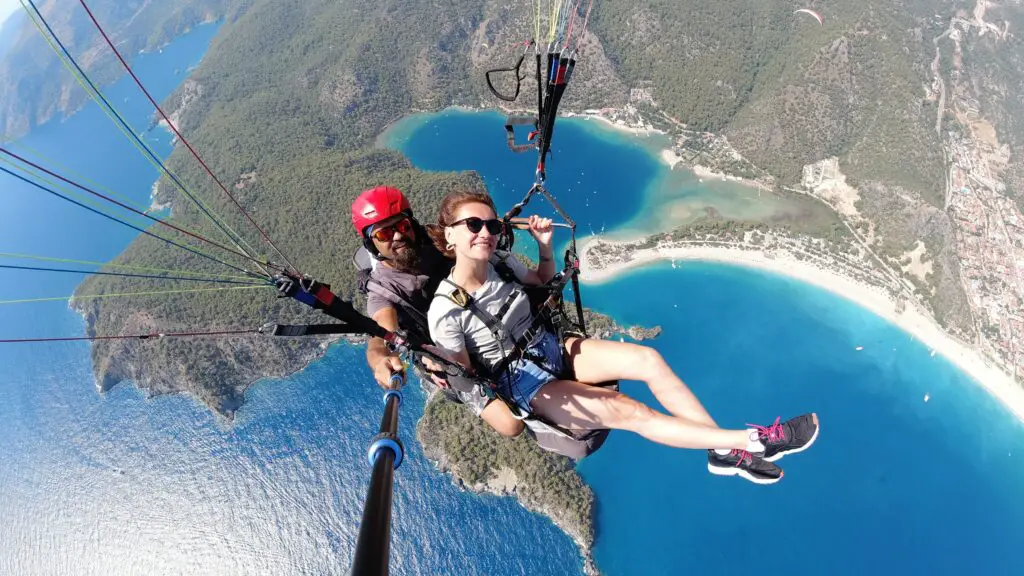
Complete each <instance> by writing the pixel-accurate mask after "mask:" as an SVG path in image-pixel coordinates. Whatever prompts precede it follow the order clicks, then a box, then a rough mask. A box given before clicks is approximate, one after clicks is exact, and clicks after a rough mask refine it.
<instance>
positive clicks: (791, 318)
mask: <svg viewBox="0 0 1024 576" xmlns="http://www.w3.org/2000/svg"><path fill="white" fill-rule="evenodd" d="M215 33H216V27H212V26H211V27H200V28H198V29H197V30H196V31H194V32H192V33H190V34H188V35H186V36H184V37H182V38H180V39H179V40H177V41H176V42H174V43H173V44H171V45H170V46H168V47H166V48H165V49H164V50H163V51H162V52H159V53H152V54H146V55H142V56H140V57H138V58H137V63H136V68H137V71H138V72H139V73H140V75H141V76H142V78H143V80H144V82H146V83H147V85H148V86H149V87H150V88H151V89H152V90H153V92H154V94H155V95H156V96H158V97H163V96H166V95H167V94H169V93H170V92H171V91H172V90H173V88H174V87H175V86H176V85H177V84H178V83H180V82H181V80H183V78H184V74H185V73H186V72H185V71H186V70H187V69H188V68H189V67H191V66H194V65H195V64H196V63H197V62H198V61H199V59H200V58H201V56H202V54H203V52H204V51H205V50H206V47H207V46H208V44H209V42H210V41H211V39H212V38H213V36H214V34H215ZM176 71H177V73H176ZM107 94H108V96H109V97H110V99H111V101H112V102H114V103H115V104H116V105H117V106H118V107H119V108H120V109H121V110H122V111H123V112H125V113H126V115H127V116H128V117H129V119H130V121H131V122H132V124H133V126H134V127H135V129H136V131H137V132H145V133H146V138H147V140H149V141H150V142H152V143H153V144H154V145H155V146H156V147H157V148H158V150H159V151H160V153H161V154H163V155H166V154H167V153H169V151H170V143H169V139H168V137H167V134H166V133H165V132H164V131H162V130H159V129H156V130H151V131H147V128H148V126H149V125H150V123H151V120H152V118H151V111H150V110H149V109H148V108H147V107H146V106H145V105H144V99H143V97H142V96H141V94H138V93H137V92H135V91H134V90H133V89H132V88H131V86H130V85H129V84H128V83H127V82H126V81H123V80H122V81H120V82H118V83H116V84H114V85H112V86H110V87H109V88H108V89H107ZM500 124H501V122H500V118H499V117H498V116H497V115H493V114H482V115H471V114H464V113H452V112H446V113H443V114H441V115H436V116H432V117H426V118H419V119H415V122H414V123H411V124H410V123H403V124H402V125H401V126H398V127H396V129H395V131H394V132H393V133H392V134H395V133H401V132H402V131H404V132H405V133H404V135H403V139H404V141H403V143H402V144H401V147H402V149H403V150H405V151H406V152H407V153H408V154H409V156H410V157H411V158H412V159H413V161H414V162H415V163H417V165H420V166H422V167H426V168H429V169H460V170H461V169H476V170H479V171H480V172H481V174H483V175H484V177H485V179H486V181H487V182H488V184H489V185H490V186H491V187H492V190H493V191H494V192H495V193H496V195H497V196H498V199H499V201H500V202H501V203H502V204H507V203H511V202H512V201H514V200H517V199H518V196H519V195H520V194H521V193H522V192H523V191H525V189H526V187H528V186H529V184H530V183H531V182H532V179H533V176H532V172H533V162H532V160H531V159H529V158H528V157H526V156H521V157H515V156H512V155H511V154H510V153H508V152H507V151H505V150H504V148H503V147H504V140H503V137H502V133H501V128H500ZM452 134H457V135H459V137H458V138H454V139H453V138H449V137H447V136H449V135H452ZM438 137H442V138H443V139H444V141H445V142H447V143H448V144H449V145H448V146H447V147H439V146H437V145H436V144H437V138H438ZM556 138H557V139H558V142H559V144H557V145H556V161H555V162H554V163H553V164H552V166H551V180H550V187H551V188H552V190H554V191H556V194H558V197H559V200H560V201H561V202H563V203H564V205H565V207H566V208H567V209H569V210H570V211H571V212H572V214H573V215H574V216H575V217H576V218H577V219H578V220H579V221H580V222H581V228H584V229H586V228H587V227H594V229H595V231H599V230H600V228H601V227H605V228H606V230H608V231H609V232H611V231H614V229H616V228H617V227H618V228H624V227H631V226H635V225H636V224H637V223H638V222H651V221H650V220H645V218H648V216H646V215H645V213H646V212H657V211H659V209H660V206H661V205H660V204H659V202H663V201H672V200H679V199H684V198H685V199H689V201H691V202H698V203H700V202H710V203H715V202H718V201H720V198H726V199H727V200H725V201H723V202H727V203H732V204H735V205H737V206H739V208H737V209H748V208H747V207H744V206H741V204H742V202H741V200H742V199H744V198H747V199H748V200H749V199H750V197H749V192H746V191H744V190H739V189H738V188H730V187H728V186H725V185H710V184H709V185H707V186H702V184H703V183H700V182H695V181H694V179H693V178H692V177H690V176H687V175H686V174H685V173H682V174H671V175H666V174H665V170H666V169H665V168H664V167H663V166H662V165H661V164H660V163H659V161H658V159H657V157H656V156H652V155H651V147H650V146H646V145H645V143H643V142H634V141H632V140H630V139H629V138H628V137H626V136H623V135H620V134H614V133H605V132H604V131H601V130H597V129H596V128H595V127H594V126H590V125H587V124H586V123H583V122H566V123H563V124H562V125H561V126H560V128H559V132H558V134H557V136H556ZM491 142H494V145H493V146H491V144H490V143H491ZM12 147H13V148H14V149H15V150H18V149H19V148H20V149H22V150H24V149H26V148H30V149H32V150H37V151H40V152H42V153H43V154H44V155H45V156H46V157H48V158H51V159H55V160H57V161H59V163H60V164H61V165H62V166H65V167H68V168H71V169H73V170H74V171H75V172H76V173H79V174H81V175H83V176H87V177H88V178H90V179H92V180H96V181H99V182H100V183H102V184H105V185H107V186H109V187H111V188H113V189H115V190H116V191H118V192H120V193H122V194H124V195H127V196H129V197H130V198H132V199H133V200H134V201H136V202H137V203H141V204H146V203H147V202H148V196H149V192H150V186H151V184H152V183H153V181H154V180H155V179H156V176H157V173H156V171H155V169H153V168H152V167H151V166H150V165H149V164H147V163H146V162H145V161H144V160H143V159H142V158H141V156H140V155H138V153H137V152H135V151H134V149H133V148H132V147H131V146H130V145H128V144H127V143H126V141H125V139H124V138H123V137H122V136H121V135H120V134H119V133H118V132H117V130H116V129H114V128H113V126H112V124H111V123H110V122H109V121H108V120H107V119H106V118H105V117H104V116H102V114H101V113H100V112H99V110H98V109H97V108H96V107H95V106H93V105H89V106H87V107H86V108H85V109H84V110H82V111H81V112H80V113H78V114H75V115H74V116H72V117H71V118H68V119H66V120H64V121H55V122H52V123H50V124H47V125H45V126H42V127H39V128H38V129H36V130H35V131H33V133H32V134H31V135H29V136H28V137H26V138H24V139H22V140H21V141H19V142H16V143H14V144H13V145H12ZM439 150H443V151H444V155H443V156H442V155H440V154H438V151H439ZM199 184H201V183H194V185H199ZM684 184H685V186H684ZM744 194H747V196H744ZM0 205H2V207H3V209H2V210H0V251H3V252H28V253H34V254H40V255H45V256H56V257H66V258H79V259H89V260H107V259H110V258H112V257H114V256H115V255H116V254H117V253H118V252H119V251H120V250H121V249H123V247H124V246H125V245H126V244H127V243H128V242H129V241H130V240H131V239H132V237H133V236H134V235H133V234H132V233H131V231H130V230H127V229H120V228H118V227H117V226H116V225H114V224H112V223H109V222H108V221H105V220H102V219H101V218H99V217H97V216H93V215H90V214H88V213H86V212H84V211H82V210H80V209H78V208H75V207H72V206H70V205H66V204H63V203H61V202H60V201H58V200H56V199H52V198H50V197H46V196H43V195H41V193H39V192H35V191H32V190H30V189H29V188H28V187H27V186H24V185H21V184H19V183H17V182H15V181H14V180H13V179H11V178H10V177H7V176H5V175H4V176H3V178H0ZM749 209H751V210H757V209H760V208H756V207H754V208H749ZM79 280H80V279H79V278H77V277H73V276H64V275H57V274H42V273H36V274H30V273H11V272H10V271H3V272H0V300H6V299H12V298H23V297H38V296H61V295H68V294H70V293H71V292H72V291H73V289H74V287H75V285H76V283H77V282H78V281H79ZM584 296H585V298H586V299H587V302H588V304H590V305H592V306H595V307H597V308H599V309H601V310H603V311H605V312H608V313H611V314H612V315H614V316H615V317H616V318H617V319H618V320H620V321H621V322H626V323H639V324H646V325H654V324H660V325H662V326H663V327H664V328H665V333H664V334H663V335H662V336H661V337H660V338H659V339H658V340H657V341H656V342H655V345H656V346H657V347H658V349H659V350H661V351H662V353H663V354H664V355H665V356H666V358H667V359H668V360H669V361H670V362H671V363H672V364H673V365H674V366H675V367H676V368H677V369H678V371H679V372H680V374H681V375H682V376H683V378H684V379H686V380H687V381H688V382H689V383H690V385H691V386H692V387H693V389H694V390H695V391H696V392H697V394H698V395H699V396H700V397H701V398H702V399H703V400H704V401H705V403H706V404H707V406H708V408H709V410H710V411H711V413H712V414H713V415H714V416H715V417H716V418H717V419H718V420H719V422H720V423H721V424H722V425H727V426H739V425H742V424H743V423H745V422H768V421H770V420H771V419H773V418H774V417H775V416H776V415H779V414H781V415H784V416H789V415H793V414H796V413H799V412H802V411H806V410H816V411H817V412H818V413H819V415H820V416H821V419H822V423H823V429H822V436H821V439H820V440H819V443H818V444H817V445H816V446H815V447H814V448H813V449H812V450H810V451H808V452H807V453H804V454H800V455H796V456H793V457H791V458H787V459H786V460H784V461H783V462H782V463H783V464H784V465H785V467H786V470H787V474H786V478H785V479H784V481H783V482H781V483H779V484H778V485H775V486H772V487H760V486H754V485H751V484H748V483H746V482H743V481H742V480H738V479H733V478H728V479H724V478H718V477H711V476H709V475H708V473H707V471H706V469H705V466H704V457H703V455H702V454H699V453H693V452H686V451H679V450H671V449H667V448H662V447H660V446H656V445H653V444H650V443H648V442H645V441H643V440H641V439H639V438H638V437H635V436H631V435H629V434H625V433H618V434H613V435H612V437H611V439H610V440H609V442H608V444H607V445H606V446H605V447H604V448H603V449H602V450H601V451H600V452H598V453H597V454H596V455H595V456H594V457H592V458H590V459H588V460H586V461H584V462H583V463H582V464H581V465H580V471H581V473H582V474H583V475H584V477H585V478H586V479H587V481H588V482H589V483H590V484H591V485H592V486H593V487H594V489H595V492H596V494H597V498H598V512H599V515H598V540H597V547H596V551H595V553H596V556H597V560H598V564H599V566H600V567H601V568H602V569H603V570H604V571H605V573H606V574H609V575H618V574H630V575H641V574H642V575H650V574H678V573H687V574H749V573H751V572H765V571H768V570H771V571H777V570H789V571H794V572H795V571H799V572H800V573H813V574H863V573H865V572H868V571H870V572H872V573H886V574H888V573H891V574H905V573H925V572H931V573H936V574H963V573H970V574H976V573H987V574H1017V573H1019V560H1017V559H1016V554H1017V552H1018V551H1019V550H1020V549H1022V547H1024V531H1022V530H1020V525H1021V521H1020V519H1021V518H1024V503H1022V499H1021V497H1020V495H1019V494H1018V493H1017V492H1019V490H1014V488H1015V487H1019V486H1020V485H1021V484H1022V481H1024V463H1022V462H1021V458H1022V457H1024V454H1018V453H1016V452H1015V447H1017V446H1021V445H1024V426H1022V425H1021V424H1020V423H1018V422H1017V421H1016V420H1014V419H1013V418H1012V417H1011V416H1010V415H1009V413H1008V412H1007V411H1006V410H1004V409H1003V408H1002V407H1001V406H1000V405H998V404H996V403H995V402H994V401H992V400H991V399H990V398H989V397H988V396H986V395H985V394H984V392H983V391H982V390H981V389H980V388H979V387H978V386H976V385H975V384H974V383H972V382H971V381H970V380H969V379H967V378H966V377H964V376H963V375H961V374H960V373H958V372H957V371H956V370H955V369H954V368H953V367H952V366H950V364H949V363H948V362H946V361H944V360H943V359H942V358H941V357H931V356H930V355H929V354H928V350H927V349H925V348H923V347H922V346H920V345H919V344H917V343H915V342H913V341H912V340H911V339H909V338H908V337H907V336H906V335H905V334H903V333H902V332H900V331H898V330H896V329H895V328H893V327H891V326H889V325H887V324H885V323H884V322H883V321H881V320H880V319H878V318H876V317H874V316H871V315H870V314H868V313H866V312H864V311H862V310H860V309H858V308H856V307H855V306H853V305H852V304H849V303H847V302H845V301H843V300H840V299H837V298H836V297H834V296H832V295H830V294H828V293H825V292H822V291H820V290H817V289H814V288H810V287H807V286H804V285H801V284H799V283H796V282H793V281H790V280H787V279H784V278H779V277H775V276H770V275H766V274H763V273H759V272H753V271H748V270H744V269H739V268H733V267H726V266H720V265H710V264H687V265H685V266H683V267H682V268H680V269H672V268H670V267H668V266H661V267H658V266H655V267H651V268H647V269H644V270H640V271H636V272H632V273H630V274H629V275H628V276H625V277H623V278H622V279H620V280H618V281H615V282H611V283H607V284H603V285H600V286H589V287H585V289H584ZM82 331H83V324H82V321H81V319H80V318H79V317H78V316H77V315H76V314H74V313H73V312H71V311H69V310H68V309H67V306H66V304H64V303H49V304H24V305H4V306H0V338H7V337H29V336H58V335H77V334H81V333H82ZM856 346H864V350H863V351H862V352H855V351H854V347H856ZM0 368H2V372H0V373H2V376H0V543H2V545H0V574H18V575H21V574H69V573H73V574H104V575H105V574H147V575H148V574H246V575H248V574H274V575H277V574H342V573H346V572H347V569H348V565H349V563H350V559H351V550H352V548H353V544H354V539H355V536H356V531H357V525H358V521H359V518H360V512H361V507H362V499H363V497H364V494H365V489H366V486H367V483H368V479H369V468H368V466H367V465H366V462H365V448H366V444H367V442H368V440H369V438H370V437H371V436H372V435H373V434H374V433H375V431H376V426H377V423H378V421H379V416H380V410H381V403H380V393H379V390H378V389H377V388H376V386H375V385H374V384H372V383H371V379H370V375H369V373H368V371H367V370H366V368H365V366H364V363H363V353H362V350H360V349H357V348H351V347H347V346H336V347H333V348H332V349H331V350H330V351H329V352H328V354H327V355H326V357H325V358H324V359H322V360H320V361H318V362H316V363H314V364H313V365H311V366H310V367H309V368H308V369H306V370H304V371H303V372H301V373H298V374H296V375H294V376H292V377H290V378H287V379H283V380H274V381H266V382H262V383H260V384H258V385H257V386H254V387H253V388H252V389H251V390H250V392H249V393H248V395H247V399H246V400H247V402H246V404H245V406H244V407H243V408H242V409H241V410H240V411H239V412H238V415H237V418H236V421H235V422H234V423H233V424H231V425H226V424H224V423H221V422H219V421H217V420H216V419H215V418H214V417H213V416H212V415H211V414H210V413H209V412H208V411H207V410H206V409H205V408H204V407H202V406H201V405H199V404H198V403H196V402H195V401H193V400H192V399H190V398H188V397H181V396H178V397H160V398H155V399H146V398H145V397H143V395H141V394H140V393H139V392H138V391H137V390H135V389H134V388H133V387H131V386H129V385H123V386H119V387H117V388H115V389H114V390H112V391H111V392H108V393H107V394H105V395H102V396H101V395H99V394H98V393H97V392H96V391H95V387H94V382H93V380H92V376H91V367H90V364H89V349H88V346H87V345H85V344H44V345H24V346H5V347H0ZM625 389H626V391H627V392H629V393H631V394H636V395H638V396H639V397H642V398H645V399H648V400H649V399H650V398H649V396H647V395H646V394H645V392H644V390H643V389H642V387H641V385H639V384H632V383H627V384H626V385H625ZM407 390H408V395H407V398H406V402H405V404H404V405H403V410H402V414H401V429H400V432H401V435H402V437H403V439H404V440H405V442H406V446H407V447H408V456H407V460H406V462H405V464H403V466H402V468H401V469H400V470H399V471H398V474H397V476H396V486H395V510H394V513H395V514H394V518H395V520H394V521H395V529H394V544H393V550H392V558H393V572H394V573H396V574H431V575H432V574H487V575H505V574H509V575H512V574H530V575H534V574H537V575H546V574H551V575H562V574H571V573H578V572H579V570H580V568H581V566H582V563H581V558H580V556H579V554H578V552H577V551H576V548H575V546H574V544H573V543H572V542H571V540H570V539H569V538H568V537H567V536H565V535H564V534H563V533H562V532H561V531H559V530H558V529H557V528H555V527H554V525H553V524H552V523H551V522H550V521H548V520H547V519H546V518H543V517H541V516H538V515H535V514H531V513H528V512H526V511H525V510H524V509H522V508H521V507H520V506H519V505H518V504H517V503H516V502H515V500H514V499H511V498H498V497H492V496H476V495H473V494H469V493H465V492H461V491H459V490H458V489H456V488H455V487H454V486H453V485H452V483H451V481H450V479H449V478H448V477H447V476H444V475H441V474H439V473H438V472H437V471H436V470H435V469H434V467H433V466H432V465H431V464H430V463H429V462H427V461H426V460H425V459H424V457H423V455H422V450H421V449H420V447H419V446H418V444H417V443H416V441H415V439H414V435H413V426H414V423H415V422H416V420H417V419H418V418H419V416H420V415H421V413H422V407H423V400H424V399H423V396H422V394H421V393H419V392H418V390H417V387H415V386H410V387H409V388H408V389H407ZM925 393H928V394H930V396H931V401H930V402H928V403H924V402H923V401H922V397H923V395H924V394H925Z"/></svg>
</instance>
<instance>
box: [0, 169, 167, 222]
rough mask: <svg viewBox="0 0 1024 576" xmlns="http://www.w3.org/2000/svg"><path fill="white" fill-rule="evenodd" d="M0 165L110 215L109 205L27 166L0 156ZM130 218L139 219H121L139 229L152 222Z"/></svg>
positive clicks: (132, 215)
mask: <svg viewBox="0 0 1024 576" xmlns="http://www.w3.org/2000/svg"><path fill="white" fill-rule="evenodd" d="M0 163H2V164H5V165H7V166H10V167H11V168H12V169H14V170H17V171H18V172H21V173H22V174H26V175H28V176H31V177H32V178H35V179H37V180H39V181H40V182H43V183H45V184H47V185H48V186H50V188H52V189H54V190H59V191H60V192H61V193H63V194H65V195H66V196H69V197H71V198H74V199H75V200H77V201H79V202H81V203H82V204H87V205H89V206H92V207H93V208H95V209H97V210H99V211H100V212H103V213H105V214H110V213H111V212H110V205H108V204H102V203H100V202H99V201H98V200H96V199H95V198H93V197H92V196H89V195H86V194H85V193H84V192H81V191H79V190H73V189H71V188H69V187H68V185H67V184H65V183H64V182H57V181H54V180H50V179H49V178H48V177H47V176H48V175H46V174H43V173H40V172H37V171H36V170H35V169H34V168H31V167H28V166H22V165H20V164H16V163H14V162H13V161H11V160H8V159H7V158H4V157H3V156H0ZM131 218H139V216H138V215H137V214H130V216H129V217H124V218H121V219H122V220H125V221H129V222H131V223H132V224H134V225H136V226H138V227H140V228H148V227H149V226H151V225H152V222H145V223H143V222H141V221H139V220H131Z"/></svg>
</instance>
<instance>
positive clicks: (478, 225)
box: [450, 216, 505, 236]
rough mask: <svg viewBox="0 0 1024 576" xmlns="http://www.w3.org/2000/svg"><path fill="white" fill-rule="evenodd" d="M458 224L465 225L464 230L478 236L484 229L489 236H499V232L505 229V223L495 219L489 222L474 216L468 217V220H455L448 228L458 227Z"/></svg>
mask: <svg viewBox="0 0 1024 576" xmlns="http://www.w3.org/2000/svg"><path fill="white" fill-rule="evenodd" d="M459 224H465V225H466V228H467V229H469V231H470V232H472V233H473V234H479V233H480V231H481V230H483V229H484V227H485V226H486V227H487V233H488V234H490V235H491V236H497V235H498V234H501V231H502V230H504V229H505V223H504V222H502V221H501V220H498V219H497V218H491V219H490V220H484V219H483V218H477V217H476V216H470V217H469V218H463V219H462V220H456V221H455V222H452V223H451V224H450V226H458V225H459Z"/></svg>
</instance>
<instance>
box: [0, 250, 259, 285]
mask: <svg viewBox="0 0 1024 576" xmlns="http://www.w3.org/2000/svg"><path fill="white" fill-rule="evenodd" d="M0 258H19V259H23V260H40V261H42V262H63V263H65V264H85V265H87V266H99V267H100V268H105V267H106V268H121V269H124V270H139V271H142V272H163V273H166V274H186V275H192V276H202V277H204V278H223V279H225V280H250V281H251V280H252V277H250V276H232V275H230V274H214V273H211V272H191V271H188V270H172V269H168V268H149V267H146V266H130V265H128V264H113V263H111V262H94V261H91V260H72V259H70V258H53V257H50V256H33V255H31V254H12V253H9V252H0Z"/></svg>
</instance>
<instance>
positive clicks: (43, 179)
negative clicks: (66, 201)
mask: <svg viewBox="0 0 1024 576" xmlns="http://www.w3.org/2000/svg"><path fill="white" fill-rule="evenodd" d="M0 163H4V164H8V165H10V166H13V167H14V168H16V169H18V170H20V171H21V172H23V173H25V174H28V175H30V176H32V177H34V178H36V179H38V180H39V181H41V182H43V183H45V184H48V185H50V186H51V187H53V188H54V189H56V190H60V191H61V192H63V193H64V194H67V195H68V196H70V197H72V198H74V199H75V200H77V201H80V202H82V203H83V204H88V205H90V206H92V207H93V208H95V209H96V210H98V211H100V212H102V213H104V214H110V212H109V210H108V208H109V206H107V205H100V204H97V203H95V202H93V201H91V200H90V199H89V198H85V197H83V196H81V195H79V194H76V193H75V192H73V191H71V190H69V189H67V188H66V187H64V186H62V185H61V184H59V183H57V182H54V181H52V180H49V179H48V178H46V177H45V176H42V175H39V174H36V173H35V172H32V171H30V170H28V169H26V168H25V167H23V166H17V165H15V164H12V163H11V162H10V161H8V160H5V159H4V158H0ZM121 220H123V221H125V222H129V220H128V219H127V218H121ZM129 223H131V224H133V225H136V226H138V227H139V228H148V227H151V226H152V222H146V223H139V222H129ZM180 244H181V245H182V246H186V247H188V248H189V249H191V250H194V251H195V252H196V253H198V254H203V255H204V256H206V257H207V258H212V259H214V260H217V258H215V257H214V256H211V255H210V254H209V253H207V252H204V251H203V250H201V249H200V248H197V247H195V246H193V245H191V244H188V243H186V242H180Z"/></svg>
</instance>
